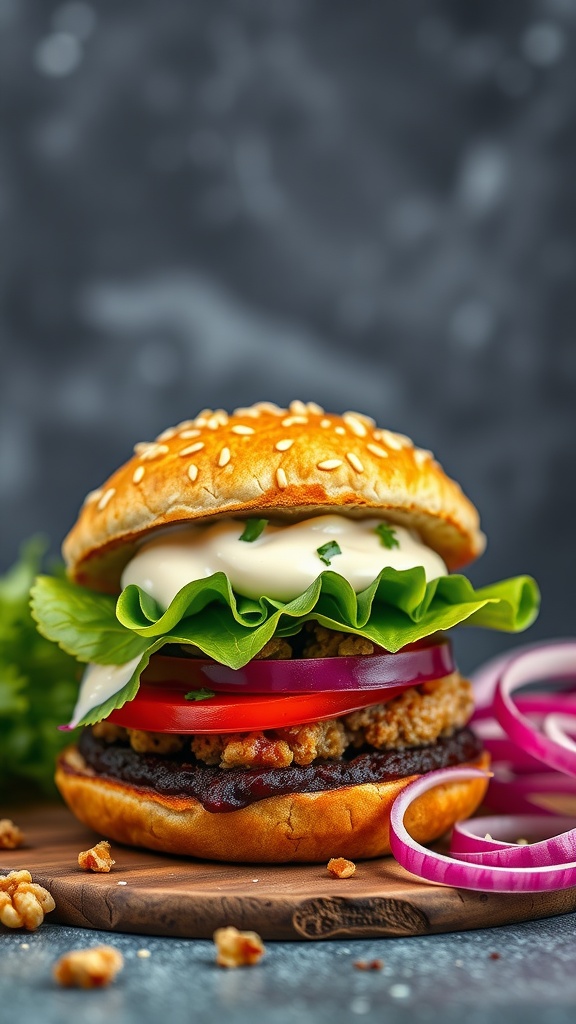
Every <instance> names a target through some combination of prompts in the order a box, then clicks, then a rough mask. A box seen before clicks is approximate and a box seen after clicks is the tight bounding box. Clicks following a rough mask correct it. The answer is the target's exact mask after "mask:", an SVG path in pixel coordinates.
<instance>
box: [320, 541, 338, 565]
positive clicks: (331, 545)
mask: <svg viewBox="0 0 576 1024" xmlns="http://www.w3.org/2000/svg"><path fill="white" fill-rule="evenodd" d="M316 554H317V555H318V557H319V558H320V559H321V560H322V561H323V562H324V565H330V560H331V559H332V558H334V557H335V556H336V555H341V554H342V551H341V550H340V545H339V544H337V543H336V541H335V540H329V541H328V542H327V543H326V544H323V545H322V547H321V548H316Z"/></svg>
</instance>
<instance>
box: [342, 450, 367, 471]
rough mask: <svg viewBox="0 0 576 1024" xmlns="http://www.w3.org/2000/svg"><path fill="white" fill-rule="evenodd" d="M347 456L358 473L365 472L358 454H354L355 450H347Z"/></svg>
mask: <svg viewBox="0 0 576 1024" xmlns="http://www.w3.org/2000/svg"><path fill="white" fill-rule="evenodd" d="M346 458H347V459H348V462H349V463H350V465H351V466H352V469H355V470H356V472H357V473H363V472H364V466H363V465H362V463H361V462H360V459H359V458H358V456H357V455H355V454H354V452H346Z"/></svg>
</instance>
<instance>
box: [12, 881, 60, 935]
mask: <svg viewBox="0 0 576 1024" xmlns="http://www.w3.org/2000/svg"><path fill="white" fill-rule="evenodd" d="M55 906H56V904H55V903H54V900H53V899H52V896H51V895H50V893H49V892H48V890H47V889H44V888H43V886H41V885H36V884H35V883H34V882H33V881H32V875H31V874H30V872H29V871H11V872H10V874H9V875H0V922H1V923H2V924H3V925H5V927H6V928H26V929H27V930H28V931H29V932H33V931H35V930H36V928H39V927H40V925H41V924H42V921H43V920H44V914H49V913H50V911H51V910H54V908H55Z"/></svg>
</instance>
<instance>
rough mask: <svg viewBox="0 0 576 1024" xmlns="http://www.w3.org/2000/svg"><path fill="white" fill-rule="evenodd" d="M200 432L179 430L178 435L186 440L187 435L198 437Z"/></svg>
mask: <svg viewBox="0 0 576 1024" xmlns="http://www.w3.org/2000/svg"><path fill="white" fill-rule="evenodd" d="M200 434H201V431H200V430H181V431H180V433H179V435H178V437H181V438H182V440H183V441H186V440H188V438H189V437H200Z"/></svg>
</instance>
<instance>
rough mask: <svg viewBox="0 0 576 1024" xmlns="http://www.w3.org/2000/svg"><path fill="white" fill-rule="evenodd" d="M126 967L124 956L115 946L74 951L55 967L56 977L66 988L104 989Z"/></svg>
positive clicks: (65, 955)
mask: <svg viewBox="0 0 576 1024" xmlns="http://www.w3.org/2000/svg"><path fill="white" fill-rule="evenodd" d="M123 966H124V958H123V956H122V954H121V953H120V952H119V951H118V950H117V949H114V947H113V946H93V947H92V948H91V949H73V950H70V952H69V953H65V954H64V956H61V957H60V959H59V960H58V962H57V963H56V964H55V965H54V972H53V973H54V977H55V979H56V981H57V982H58V984H59V985H64V986H65V987H66V988H104V987H105V986H106V985H109V984H110V982H111V981H114V978H115V977H116V975H117V974H118V972H119V971H121V970H122V968H123Z"/></svg>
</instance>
